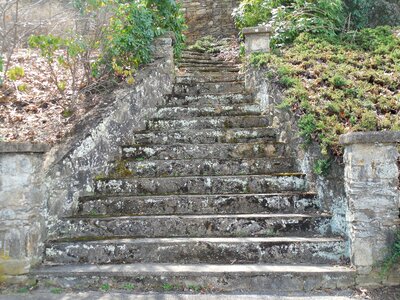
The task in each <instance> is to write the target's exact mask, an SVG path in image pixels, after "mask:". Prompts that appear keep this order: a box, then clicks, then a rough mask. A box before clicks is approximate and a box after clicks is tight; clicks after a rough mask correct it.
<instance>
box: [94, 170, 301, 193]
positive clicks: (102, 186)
mask: <svg viewBox="0 0 400 300" xmlns="http://www.w3.org/2000/svg"><path fill="white" fill-rule="evenodd" d="M306 188H307V181H306V179H305V175H304V174H282V175H235V176H193V177H153V178H151V177H149V178H145V177H142V178H123V179H99V180H95V182H94V189H95V192H96V193H97V194H101V195H126V194H129V195H138V196H141V195H182V194H188V195H197V194H243V193H244V194H253V193H254V194H260V193H274V192H285V191H287V192H295V191H296V192H297V191H305V190H306Z"/></svg>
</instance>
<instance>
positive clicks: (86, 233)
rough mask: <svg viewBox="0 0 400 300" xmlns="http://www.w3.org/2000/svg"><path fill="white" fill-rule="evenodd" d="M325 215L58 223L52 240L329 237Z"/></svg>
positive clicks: (132, 218)
mask: <svg viewBox="0 0 400 300" xmlns="http://www.w3.org/2000/svg"><path fill="white" fill-rule="evenodd" d="M329 223H330V216H329V215H324V214H322V215H321V214H314V215H311V214H244V215H235V214H232V215H166V216H124V217H86V218H85V217H79V218H69V219H65V220H60V221H59V222H58V224H57V226H56V230H55V231H54V233H53V234H52V235H51V236H49V238H50V239H51V240H57V239H67V240H75V239H79V238H81V239H84V240H88V239H89V240H90V239H95V238H99V237H100V238H101V239H104V238H112V237H114V238H118V237H119V238H126V237H135V238H140V237H147V238H152V237H229V236H230V237H248V236H255V237H257V236H258V237H268V236H277V235H279V236H317V235H324V234H330V226H329Z"/></svg>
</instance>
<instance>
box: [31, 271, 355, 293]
mask: <svg viewBox="0 0 400 300" xmlns="http://www.w3.org/2000/svg"><path fill="white" fill-rule="evenodd" d="M32 275H35V276H36V277H37V278H38V281H39V286H41V285H43V286H45V285H46V283H47V284H48V283H49V282H51V283H52V284H54V285H55V286H59V287H61V288H66V289H77V290H96V291H97V290H99V287H101V286H102V285H104V284H107V285H108V286H110V287H112V288H114V287H115V288H118V287H122V286H123V285H124V284H126V283H133V284H134V285H135V291H136V292H140V291H153V292H154V291H160V292H161V291H165V288H166V287H168V288H169V289H172V290H174V291H183V290H184V289H187V288H188V286H195V287H200V288H204V289H207V291H209V292H240V293H243V292H253V293H255V292H265V291H268V292H276V293H282V292H298V291H304V292H309V291H316V290H334V289H344V288H352V287H355V285H356V272H355V270H353V269H351V268H349V267H345V266H342V267H339V266H326V265H305V266H304V265H302V266H296V265H293V264H289V265H266V264H258V265H254V264H248V265H231V264H226V265H223V264H216V265H206V264H191V265H178V264H129V265H67V266H53V267H49V266H46V267H41V268H39V269H36V270H33V271H32ZM243 299H244V298H243Z"/></svg>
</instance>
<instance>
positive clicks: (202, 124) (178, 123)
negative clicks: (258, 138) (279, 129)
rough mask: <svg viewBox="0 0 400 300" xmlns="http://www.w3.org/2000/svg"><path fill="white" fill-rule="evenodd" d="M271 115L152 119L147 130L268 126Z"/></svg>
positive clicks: (147, 125) (148, 122)
mask: <svg viewBox="0 0 400 300" xmlns="http://www.w3.org/2000/svg"><path fill="white" fill-rule="evenodd" d="M269 124H270V119H269V117H266V116H233V117H226V116H222V117H197V118H187V119H179V120H167V121H164V120H150V121H147V123H146V129H147V130H156V131H168V130H184V129H191V130H204V129H211V128H215V129H219V128H224V129H227V128H233V127H235V128H251V127H268V126H269Z"/></svg>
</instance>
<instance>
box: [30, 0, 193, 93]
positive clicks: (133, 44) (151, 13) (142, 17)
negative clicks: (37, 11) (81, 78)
mask: <svg viewBox="0 0 400 300" xmlns="http://www.w3.org/2000/svg"><path fill="white" fill-rule="evenodd" d="M74 5H75V7H76V8H77V9H78V10H79V11H80V12H81V13H82V14H83V15H84V17H85V18H93V16H96V14H97V13H99V11H100V10H105V11H107V12H108V13H109V14H110V15H111V17H110V18H109V21H108V24H107V25H102V26H101V29H100V30H99V32H97V34H94V35H93V36H94V37H95V38H94V40H93V37H92V36H84V35H79V34H77V33H73V34H70V37H69V38H60V37H56V36H52V35H47V36H43V35H42V36H32V37H31V38H30V41H29V44H30V46H31V47H33V48H37V49H39V50H40V51H41V54H42V56H43V57H45V58H46V60H47V62H48V65H49V67H50V68H54V66H53V64H54V63H58V64H59V65H60V66H62V67H65V68H67V69H69V70H70V72H71V78H72V85H73V87H72V90H74V91H75V90H76V89H77V87H81V86H82V85H84V84H78V82H77V81H74V78H76V74H77V68H78V66H81V67H83V68H84V71H85V77H86V84H89V83H91V82H92V80H95V79H97V78H104V77H106V78H110V77H116V78H119V79H124V80H126V81H127V82H128V83H132V82H133V81H134V79H133V76H134V74H135V72H136V71H137V69H138V67H139V65H141V64H145V63H148V62H150V61H151V59H152V43H153V40H154V38H156V37H158V36H160V35H163V34H165V33H166V32H172V34H173V35H174V40H175V42H174V51H175V54H176V55H177V56H179V55H180V53H181V51H182V49H183V47H184V41H185V37H184V35H183V31H184V30H185V29H186V25H185V20H184V17H183V13H182V11H181V10H180V6H179V5H178V4H177V3H176V1H174V0H169V1H165V0H138V1H126V0H87V1H85V0H75V1H74ZM96 38H97V39H96ZM59 52H63V54H61V55H60V54H59ZM94 53H97V58H95V59H93V54H94ZM51 73H54V74H55V72H51ZM53 77H54V76H53ZM52 79H53V82H54V83H55V84H56V86H57V88H58V90H59V91H60V93H61V94H63V92H64V90H65V89H64V88H63V87H62V85H60V83H59V82H58V80H57V78H52ZM74 87H76V88H74Z"/></svg>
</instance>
